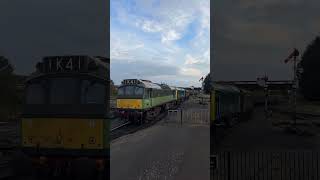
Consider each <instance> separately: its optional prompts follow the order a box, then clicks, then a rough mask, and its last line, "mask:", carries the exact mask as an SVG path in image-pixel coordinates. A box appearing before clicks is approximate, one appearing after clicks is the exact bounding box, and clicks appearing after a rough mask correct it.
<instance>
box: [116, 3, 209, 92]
mask: <svg viewBox="0 0 320 180" xmlns="http://www.w3.org/2000/svg"><path fill="white" fill-rule="evenodd" d="M209 3H210V1H209V0H183V1H182V0H111V17H110V18H111V23H110V32H111V33H110V40H111V41H110V45H111V47H110V53H111V79H112V80H113V81H114V82H115V83H116V84H119V83H120V82H121V81H122V80H123V79H125V78H142V79H148V80H151V81H154V82H164V83H167V84H169V85H176V86H191V85H193V86H200V85H201V83H200V82H199V79H200V78H201V77H202V76H205V75H206V74H208V73H209V71H210V4H209Z"/></svg>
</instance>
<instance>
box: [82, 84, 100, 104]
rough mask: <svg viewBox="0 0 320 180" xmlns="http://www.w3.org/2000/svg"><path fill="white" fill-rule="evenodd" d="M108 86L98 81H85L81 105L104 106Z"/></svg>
mask: <svg viewBox="0 0 320 180" xmlns="http://www.w3.org/2000/svg"><path fill="white" fill-rule="evenodd" d="M105 90H106V86H105V85H104V84H102V83H99V82H97V81H89V80H83V81H82V83H81V104H103V103H104V99H103V98H101V97H105Z"/></svg>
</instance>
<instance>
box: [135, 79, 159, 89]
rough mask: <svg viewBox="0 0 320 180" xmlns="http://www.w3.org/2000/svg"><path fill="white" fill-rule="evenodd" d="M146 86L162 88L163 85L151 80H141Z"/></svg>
mask: <svg viewBox="0 0 320 180" xmlns="http://www.w3.org/2000/svg"><path fill="white" fill-rule="evenodd" d="M140 82H141V83H142V85H143V87H144V88H150V89H162V87H161V86H160V85H159V84H156V83H153V82H151V81H145V80H140Z"/></svg>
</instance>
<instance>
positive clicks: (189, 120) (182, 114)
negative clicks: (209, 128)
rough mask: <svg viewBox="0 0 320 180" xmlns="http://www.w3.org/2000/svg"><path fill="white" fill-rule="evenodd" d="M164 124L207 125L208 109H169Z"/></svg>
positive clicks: (208, 121)
mask: <svg viewBox="0 0 320 180" xmlns="http://www.w3.org/2000/svg"><path fill="white" fill-rule="evenodd" d="M165 123H175V124H181V125H183V124H207V125H208V124H209V123H210V111H209V109H187V110H186V109H170V110H168V116H167V118H166V119H165Z"/></svg>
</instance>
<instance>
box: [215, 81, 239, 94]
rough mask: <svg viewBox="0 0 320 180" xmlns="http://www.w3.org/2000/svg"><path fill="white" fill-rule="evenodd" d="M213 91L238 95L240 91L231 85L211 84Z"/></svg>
mask: <svg viewBox="0 0 320 180" xmlns="http://www.w3.org/2000/svg"><path fill="white" fill-rule="evenodd" d="M213 89H214V90H216V91H220V92H228V93H240V92H241V91H240V89H239V88H237V87H236V86H233V85H222V84H217V83H214V84H213Z"/></svg>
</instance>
